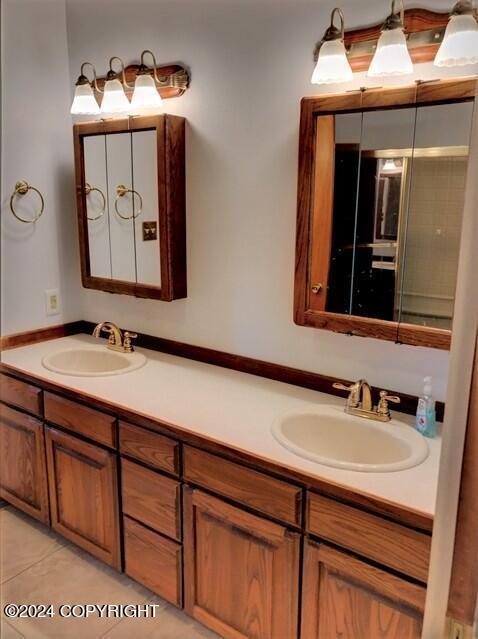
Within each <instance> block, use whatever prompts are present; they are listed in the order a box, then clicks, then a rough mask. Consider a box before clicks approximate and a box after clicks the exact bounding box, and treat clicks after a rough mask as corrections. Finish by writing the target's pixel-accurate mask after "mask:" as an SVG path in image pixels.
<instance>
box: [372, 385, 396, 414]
mask: <svg viewBox="0 0 478 639" xmlns="http://www.w3.org/2000/svg"><path fill="white" fill-rule="evenodd" d="M400 401H401V400H400V397H397V396H396V395H389V394H388V392H387V391H386V390H382V391H380V401H379V402H378V406H377V413H378V414H379V415H385V416H386V417H390V409H389V407H388V402H392V403H393V404H400Z"/></svg>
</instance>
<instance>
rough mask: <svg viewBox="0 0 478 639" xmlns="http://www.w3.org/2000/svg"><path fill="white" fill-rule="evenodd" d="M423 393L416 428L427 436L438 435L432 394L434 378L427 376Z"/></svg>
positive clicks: (418, 407) (418, 408)
mask: <svg viewBox="0 0 478 639" xmlns="http://www.w3.org/2000/svg"><path fill="white" fill-rule="evenodd" d="M423 381H424V386H423V395H422V396H421V397H420V398H419V399H418V406H417V419H416V424H415V425H416V429H417V430H418V431H419V432H420V433H422V435H424V436H425V437H435V435H436V411H435V400H434V399H433V395H432V378H431V377H425V379H424V380H423Z"/></svg>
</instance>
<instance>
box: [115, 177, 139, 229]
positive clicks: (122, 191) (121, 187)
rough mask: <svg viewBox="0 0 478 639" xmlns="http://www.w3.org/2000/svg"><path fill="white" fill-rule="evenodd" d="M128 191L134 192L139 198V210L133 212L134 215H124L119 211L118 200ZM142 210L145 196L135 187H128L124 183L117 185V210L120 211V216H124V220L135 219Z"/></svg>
mask: <svg viewBox="0 0 478 639" xmlns="http://www.w3.org/2000/svg"><path fill="white" fill-rule="evenodd" d="M127 193H132V194H133V197H134V196H135V195H137V196H138V198H139V210H138V212H137V213H136V214H135V213H133V215H123V214H122V213H120V212H119V211H118V201H119V199H120V197H124V196H125V195H126V194H127ZM142 210H143V198H142V197H141V195H140V194H139V193H138V191H135V190H134V189H127V188H126V187H125V185H124V184H119V185H118V186H117V187H116V200H115V211H116V213H118V215H119V216H120V218H122V219H123V220H135V219H136V218H137V217H138V215H141V211H142Z"/></svg>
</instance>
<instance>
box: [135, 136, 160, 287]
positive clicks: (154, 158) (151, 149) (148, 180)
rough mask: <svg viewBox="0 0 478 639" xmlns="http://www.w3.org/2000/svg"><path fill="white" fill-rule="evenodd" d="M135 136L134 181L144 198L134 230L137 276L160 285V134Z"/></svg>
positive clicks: (143, 282)
mask: <svg viewBox="0 0 478 639" xmlns="http://www.w3.org/2000/svg"><path fill="white" fill-rule="evenodd" d="M132 136H133V138H132V149H133V151H132V156H133V184H134V189H135V191H137V193H139V194H140V195H141V199H142V211H141V214H140V215H137V217H136V218H135V233H134V235H135V247H136V270H137V278H138V282H140V283H141V284H150V285H151V286H160V282H161V259H160V247H159V234H160V232H159V222H160V220H159V202H158V148H157V134H156V131H155V130H152V131H135V132H133V134H132ZM153 238H154V239H153Z"/></svg>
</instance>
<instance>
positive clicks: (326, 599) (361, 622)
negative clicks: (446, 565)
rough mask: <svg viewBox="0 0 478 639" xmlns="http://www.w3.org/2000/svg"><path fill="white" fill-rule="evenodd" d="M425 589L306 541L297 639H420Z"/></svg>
mask: <svg viewBox="0 0 478 639" xmlns="http://www.w3.org/2000/svg"><path fill="white" fill-rule="evenodd" d="M425 593H426V589H425V588H424V587H421V586H419V585H417V584H415V583H413V582H410V581H407V580H405V579H402V578H400V577H398V576H396V575H394V574H392V573H389V572H386V571H384V570H381V569H379V568H377V567H375V566H372V565H370V564H368V563H366V562H364V561H361V560H359V559H357V558H356V557H354V556H352V555H349V554H347V553H345V552H341V551H339V550H336V549H334V548H331V547H329V546H327V545H325V544H320V543H315V542H313V541H309V542H307V543H306V546H305V553H304V572H303V588H302V630H301V637H300V639H336V638H337V637H341V639H370V638H371V637H373V639H420V637H421V626H422V616H423V610H424V606H425Z"/></svg>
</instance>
